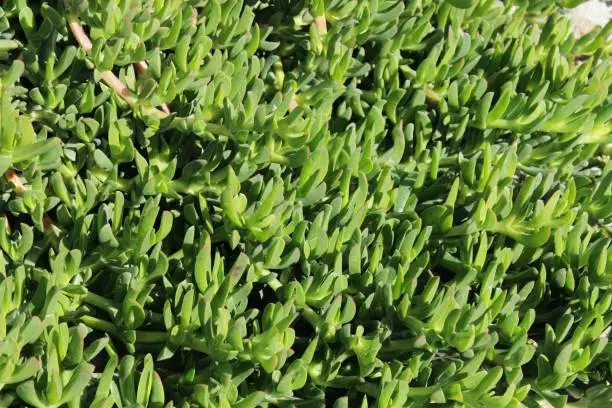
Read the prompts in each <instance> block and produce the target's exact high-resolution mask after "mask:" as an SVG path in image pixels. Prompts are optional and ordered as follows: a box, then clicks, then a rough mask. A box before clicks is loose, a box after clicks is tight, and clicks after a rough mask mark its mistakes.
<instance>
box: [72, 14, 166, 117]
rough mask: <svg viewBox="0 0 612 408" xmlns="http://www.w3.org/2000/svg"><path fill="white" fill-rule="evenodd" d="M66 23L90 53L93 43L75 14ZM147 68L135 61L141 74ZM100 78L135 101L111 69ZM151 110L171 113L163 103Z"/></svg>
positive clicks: (140, 62)
mask: <svg viewBox="0 0 612 408" xmlns="http://www.w3.org/2000/svg"><path fill="white" fill-rule="evenodd" d="M68 25H69V26H70V31H72V34H73V35H74V38H75V39H76V40H77V42H78V43H79V45H80V46H81V48H83V49H84V50H85V52H87V53H90V52H91V49H92V47H93V45H92V43H91V40H90V39H89V37H88V36H87V34H86V33H85V30H84V29H83V26H82V25H81V23H80V21H79V20H78V19H77V18H76V17H75V16H70V17H69V18H68ZM148 69H149V66H148V65H147V63H146V62H144V61H139V62H137V63H136V71H137V72H139V73H141V74H142V73H144V72H146V71H147V70H148ZM102 80H103V81H104V82H105V83H106V85H108V86H110V87H111V88H113V89H114V90H115V91H117V93H118V94H119V96H121V98H123V100H125V101H126V102H127V103H129V104H130V105H132V104H135V103H136V97H135V96H134V95H133V94H132V92H131V91H130V90H129V89H128V87H127V86H125V84H123V83H122V82H121V80H120V79H119V78H117V76H116V75H115V74H113V73H112V72H111V71H103V72H102ZM153 111H154V112H155V113H157V115H158V116H159V117H162V118H163V117H166V116H169V115H170V113H171V112H170V109H169V108H168V106H167V105H166V104H165V103H164V104H162V106H161V110H160V109H154V110H153Z"/></svg>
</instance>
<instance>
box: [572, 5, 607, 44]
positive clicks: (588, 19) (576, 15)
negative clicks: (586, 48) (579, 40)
mask: <svg viewBox="0 0 612 408" xmlns="http://www.w3.org/2000/svg"><path fill="white" fill-rule="evenodd" d="M567 17H568V18H569V19H570V21H571V23H572V28H573V31H574V36H575V37H582V36H583V35H585V34H586V33H588V32H589V31H591V30H592V29H593V28H595V26H605V25H606V24H607V23H608V21H610V18H611V17H612V8H611V7H610V6H608V5H607V4H606V3H605V2H603V1H599V0H589V1H587V2H584V3H582V4H581V5H579V6H578V7H575V8H573V9H571V10H568V12H567Z"/></svg>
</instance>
